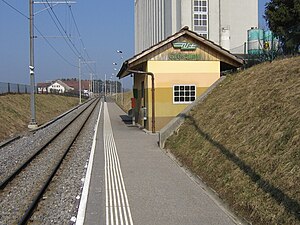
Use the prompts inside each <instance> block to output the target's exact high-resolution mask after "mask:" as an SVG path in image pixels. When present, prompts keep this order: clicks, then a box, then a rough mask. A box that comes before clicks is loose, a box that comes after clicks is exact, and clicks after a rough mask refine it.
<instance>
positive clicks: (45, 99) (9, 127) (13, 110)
mask: <svg viewBox="0 0 300 225" xmlns="http://www.w3.org/2000/svg"><path fill="white" fill-rule="evenodd" d="M77 104H78V99H77V98H73V97H65V96H58V95H36V120H37V122H38V124H43V123H45V122H47V121H50V120H51V119H52V118H54V117H56V116H58V115H60V114H62V113H63V112H65V111H67V110H68V109H70V108H72V107H74V106H75V105H77ZM30 118H31V116H30V95H28V94H16V95H13V94H9V95H1V96H0V121H1V122H0V141H3V140H4V139H6V138H9V137H10V136H13V135H15V134H17V133H20V132H23V131H26V130H28V129H27V126H28V123H29V121H30Z"/></svg>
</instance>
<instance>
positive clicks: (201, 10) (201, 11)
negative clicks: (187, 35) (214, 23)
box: [192, 0, 209, 38]
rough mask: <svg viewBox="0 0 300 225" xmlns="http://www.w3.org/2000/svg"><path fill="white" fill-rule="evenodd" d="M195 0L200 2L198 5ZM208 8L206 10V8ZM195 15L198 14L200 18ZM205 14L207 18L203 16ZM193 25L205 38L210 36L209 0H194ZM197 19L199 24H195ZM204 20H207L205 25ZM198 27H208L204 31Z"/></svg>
mask: <svg viewBox="0 0 300 225" xmlns="http://www.w3.org/2000/svg"><path fill="white" fill-rule="evenodd" d="M195 1H197V2H198V5H195ZM202 2H206V5H205V6H203V5H202ZM195 9H198V10H195ZM204 9H206V11H205V10H204ZM195 16H198V19H196V18H195ZM203 16H206V19H204V18H203ZM192 20H193V27H194V31H195V32H196V33H198V34H199V35H202V36H204V37H205V38H208V23H209V21H208V20H209V19H208V0H193V18H192ZM195 20H197V21H198V24H197V25H196V24H195ZM204 21H205V22H206V25H204ZM196 27H205V28H206V29H205V30H203V31H199V30H196Z"/></svg>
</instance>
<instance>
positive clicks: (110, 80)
mask: <svg viewBox="0 0 300 225" xmlns="http://www.w3.org/2000/svg"><path fill="white" fill-rule="evenodd" d="M111 82H112V80H111V78H110V80H109V92H110V96H111Z"/></svg>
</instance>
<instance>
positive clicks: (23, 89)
mask: <svg viewBox="0 0 300 225" xmlns="http://www.w3.org/2000/svg"><path fill="white" fill-rule="evenodd" d="M30 90H31V86H30V85H25V84H14V83H3V82H0V95H3V94H30ZM34 91H35V93H36V94H55V95H63V96H70V97H79V94H78V93H76V92H65V93H58V92H51V93H48V91H45V92H43V91H38V87H36V86H35V90H34ZM81 97H82V98H84V99H88V97H89V96H86V95H84V94H82V96H81Z"/></svg>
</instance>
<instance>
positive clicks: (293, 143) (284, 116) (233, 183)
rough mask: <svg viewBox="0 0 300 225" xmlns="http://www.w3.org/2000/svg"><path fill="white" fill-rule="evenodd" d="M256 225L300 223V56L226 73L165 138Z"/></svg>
mask: <svg viewBox="0 0 300 225" xmlns="http://www.w3.org/2000/svg"><path fill="white" fill-rule="evenodd" d="M166 148H168V149H169V150H170V151H171V152H172V153H173V154H174V155H175V156H176V157H177V158H178V159H179V160H180V161H181V162H182V163H183V164H185V165H186V166H187V167H189V168H190V169H191V170H192V171H193V172H195V173H196V174H197V175H199V176H200V177H201V178H202V179H203V180H204V181H205V182H206V183H207V184H208V185H209V186H211V187H212V188H213V189H214V190H216V192H217V193H218V194H219V195H220V197H221V198H222V199H224V201H225V202H227V203H228V204H229V205H230V206H231V208H233V209H234V210H235V211H237V212H238V214H239V215H240V216H242V217H244V218H246V219H247V220H248V221H250V222H251V223H253V224H264V225H265V224H289V225H291V224H300V188H299V187H300V57H296V58H291V59H284V60H279V61H273V62H271V63H269V62H267V63H263V64H261V65H258V66H255V67H252V68H250V69H247V70H245V71H242V72H239V73H236V74H233V75H230V76H228V77H227V78H226V79H225V81H224V82H223V83H222V84H221V85H219V86H218V87H217V88H216V89H215V90H214V91H213V92H212V93H211V94H210V96H209V97H208V98H207V99H206V100H205V101H204V102H203V103H201V104H200V105H198V106H196V107H195V108H194V109H193V110H192V111H191V112H190V114H189V115H188V116H187V118H186V120H185V122H184V124H183V125H182V126H181V127H180V129H179V130H178V132H176V134H174V135H173V136H171V137H170V138H169V139H168V140H167V142H166Z"/></svg>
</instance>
